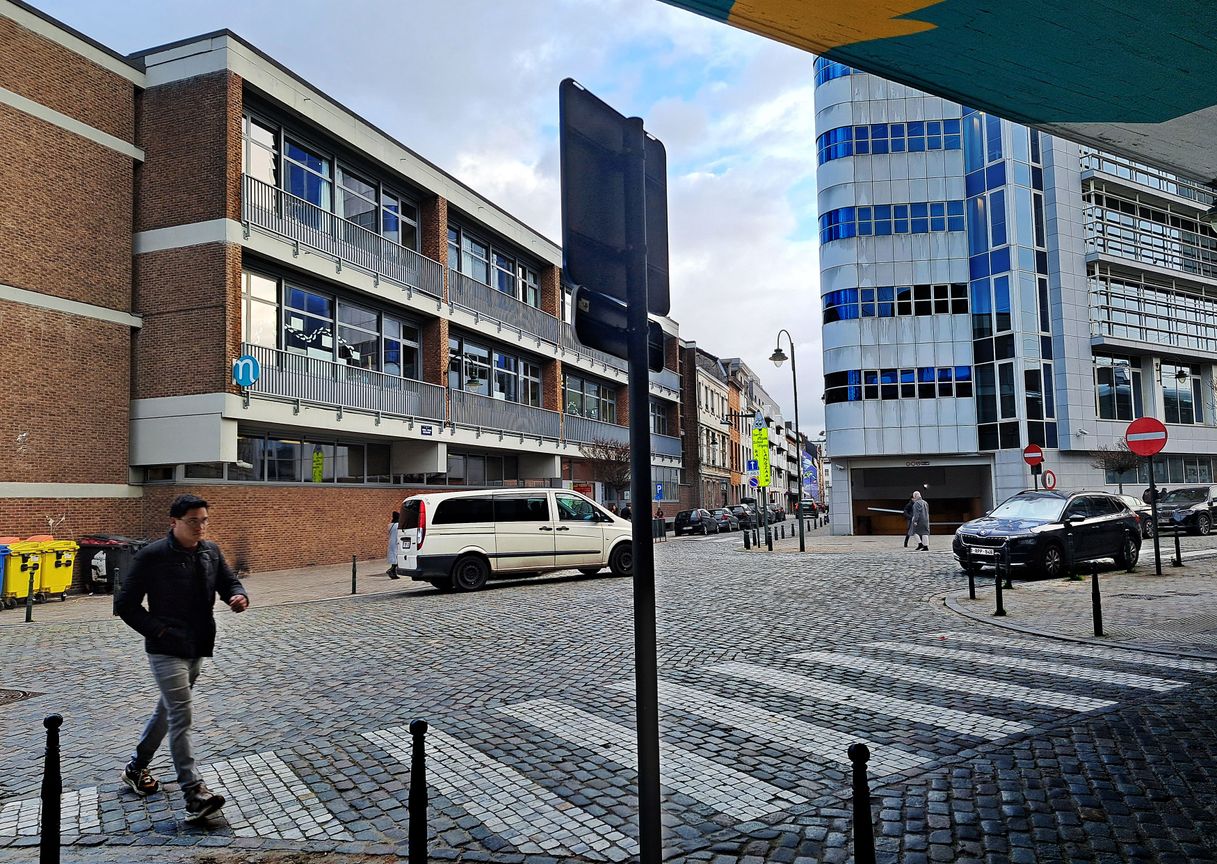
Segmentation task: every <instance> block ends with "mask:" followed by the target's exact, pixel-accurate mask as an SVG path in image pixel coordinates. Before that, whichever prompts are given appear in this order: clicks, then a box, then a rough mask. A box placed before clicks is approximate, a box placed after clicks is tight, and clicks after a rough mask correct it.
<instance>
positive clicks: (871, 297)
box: [858, 288, 875, 303]
mask: <svg viewBox="0 0 1217 864" xmlns="http://www.w3.org/2000/svg"><path fill="white" fill-rule="evenodd" d="M858 297H859V299H861V300H862V302H863V303H874V302H875V289H874V288H860V289H859V290H858Z"/></svg>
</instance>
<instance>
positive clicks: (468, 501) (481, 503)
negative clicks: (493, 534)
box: [431, 497, 494, 525]
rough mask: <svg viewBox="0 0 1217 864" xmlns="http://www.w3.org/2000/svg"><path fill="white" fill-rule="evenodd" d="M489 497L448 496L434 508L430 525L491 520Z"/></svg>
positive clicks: (492, 517) (492, 513) (491, 511)
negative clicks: (433, 516)
mask: <svg viewBox="0 0 1217 864" xmlns="http://www.w3.org/2000/svg"><path fill="white" fill-rule="evenodd" d="M490 500H491V499H490V498H489V497H486V498H449V499H448V500H446V501H441V502H440V503H439V506H438V507H437V508H436V509H435V518H434V519H432V520H431V524H432V525H459V524H460V523H462V522H493V521H494V512H493V508H492V507H491V504H490Z"/></svg>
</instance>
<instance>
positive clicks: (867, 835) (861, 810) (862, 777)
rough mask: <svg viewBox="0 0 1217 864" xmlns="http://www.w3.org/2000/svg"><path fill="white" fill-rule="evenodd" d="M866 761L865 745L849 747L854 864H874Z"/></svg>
mask: <svg viewBox="0 0 1217 864" xmlns="http://www.w3.org/2000/svg"><path fill="white" fill-rule="evenodd" d="M868 759H870V750H869V749H867V746H866V745H865V744H850V745H849V761H850V762H852V763H854V864H875V824H874V821H873V820H874V817H873V816H872V815H871V811H870V785H869V784H868V783H867V780H866V760H868Z"/></svg>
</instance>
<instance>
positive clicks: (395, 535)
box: [385, 510, 401, 579]
mask: <svg viewBox="0 0 1217 864" xmlns="http://www.w3.org/2000/svg"><path fill="white" fill-rule="evenodd" d="M398 518H399V517H398V514H397V511H396V510H394V511H393V521H391V522H390V523H389V550H388V555H386V556H385V557H386V558H388V560H389V569H388V570H386V571H385V573H387V574H388V576H389V578H390V579H399V578H401V577H399V576H398V575H397V548H398V544H399V540H400V534H399V532H398V530H397V520H398Z"/></svg>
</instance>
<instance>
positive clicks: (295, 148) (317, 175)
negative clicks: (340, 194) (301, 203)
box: [284, 138, 334, 227]
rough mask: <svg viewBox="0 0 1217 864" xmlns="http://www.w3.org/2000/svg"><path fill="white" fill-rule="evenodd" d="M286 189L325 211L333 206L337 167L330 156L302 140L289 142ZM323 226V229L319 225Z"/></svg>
mask: <svg viewBox="0 0 1217 864" xmlns="http://www.w3.org/2000/svg"><path fill="white" fill-rule="evenodd" d="M284 166H285V172H286V175H287V177H286V180H287V182H286V189H287V191H288V192H290V193H291V194H293V195H295V196H296V197H297V198H303V199H304V200H305V201H308V202H309V203H310V204H315V205H317V206H318V207H320V208H321V209H322V210H330V209H332V206H333V195H334V184H333V166H332V164H331V161H330V159H329V158H328V157H326V156H324V155H322V154H321V153H320V152H318V151H317V150H314V149H312V148H310V147H308V146H306V145H304V144H301V143H300V142H298V141H294V140H293V139H291V138H288V139H287V145H286V152H285V158H284ZM318 227H320V226H318Z"/></svg>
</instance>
